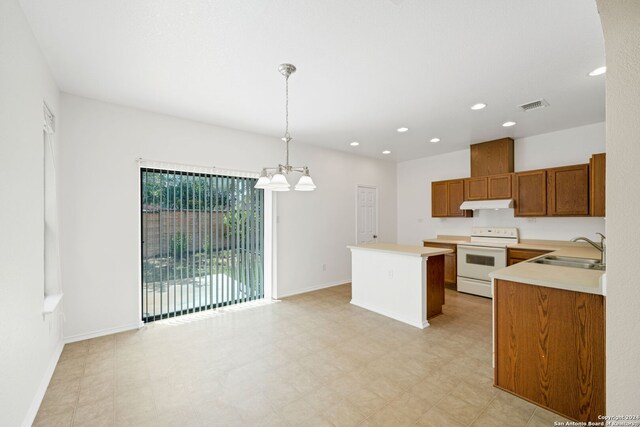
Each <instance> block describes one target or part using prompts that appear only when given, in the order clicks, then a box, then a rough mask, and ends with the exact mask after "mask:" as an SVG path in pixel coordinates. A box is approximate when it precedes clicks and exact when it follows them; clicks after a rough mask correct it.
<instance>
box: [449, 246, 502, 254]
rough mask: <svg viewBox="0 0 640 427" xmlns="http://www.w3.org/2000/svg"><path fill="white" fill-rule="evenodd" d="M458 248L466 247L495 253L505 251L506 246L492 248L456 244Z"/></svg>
mask: <svg viewBox="0 0 640 427" xmlns="http://www.w3.org/2000/svg"><path fill="white" fill-rule="evenodd" d="M458 249H466V250H471V251H485V252H495V253H505V252H506V248H492V247H489V246H466V245H458Z"/></svg>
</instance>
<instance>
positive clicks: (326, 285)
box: [274, 279, 351, 299]
mask: <svg viewBox="0 0 640 427" xmlns="http://www.w3.org/2000/svg"><path fill="white" fill-rule="evenodd" d="M347 283H351V279H344V280H336V281H335V282H327V283H322V284H320V285H314V286H309V287H306V288H302V289H296V290H294V291H291V292H286V293H278V295H277V296H275V297H274V298H276V299H280V298H286V297H290V296H293V295H298V294H306V293H307V292H313V291H319V290H320V289H326V288H332V287H334V286H340V285H346V284H347Z"/></svg>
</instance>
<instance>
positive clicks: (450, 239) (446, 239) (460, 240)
mask: <svg viewBox="0 0 640 427" xmlns="http://www.w3.org/2000/svg"><path fill="white" fill-rule="evenodd" d="M470 239H471V238H470V237H469V236H444V235H443V236H438V237H436V238H435V239H424V240H423V242H424V243H446V244H449V245H462V244H465V243H469V240H470Z"/></svg>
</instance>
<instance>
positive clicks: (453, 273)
mask: <svg viewBox="0 0 640 427" xmlns="http://www.w3.org/2000/svg"><path fill="white" fill-rule="evenodd" d="M423 246H424V247H430V248H443V249H451V250H452V251H453V252H452V253H450V254H445V255H444V285H445V286H446V287H448V288H451V289H453V290H457V283H458V269H457V263H458V260H457V258H456V251H457V249H458V246H457V245H454V244H449V243H429V242H424V244H423Z"/></svg>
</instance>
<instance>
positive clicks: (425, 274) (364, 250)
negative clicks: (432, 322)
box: [349, 243, 452, 329]
mask: <svg viewBox="0 0 640 427" xmlns="http://www.w3.org/2000/svg"><path fill="white" fill-rule="evenodd" d="M349 248H350V249H351V304H353V305H357V306H358V307H362V308H365V309H367V310H370V311H373V312H376V313H378V314H382V315H384V316H387V317H390V318H392V319H395V320H399V321H400V322H404V323H406V324H409V325H411V326H415V327H417V328H420V329H423V328H426V327H427V326H429V321H428V319H429V318H431V317H433V316H436V315H438V314H440V313H442V305H443V304H444V256H443V255H444V254H446V253H450V252H452V251H451V250H450V249H438V248H426V247H422V246H407V245H397V244H392V243H372V244H367V245H355V246H349Z"/></svg>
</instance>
